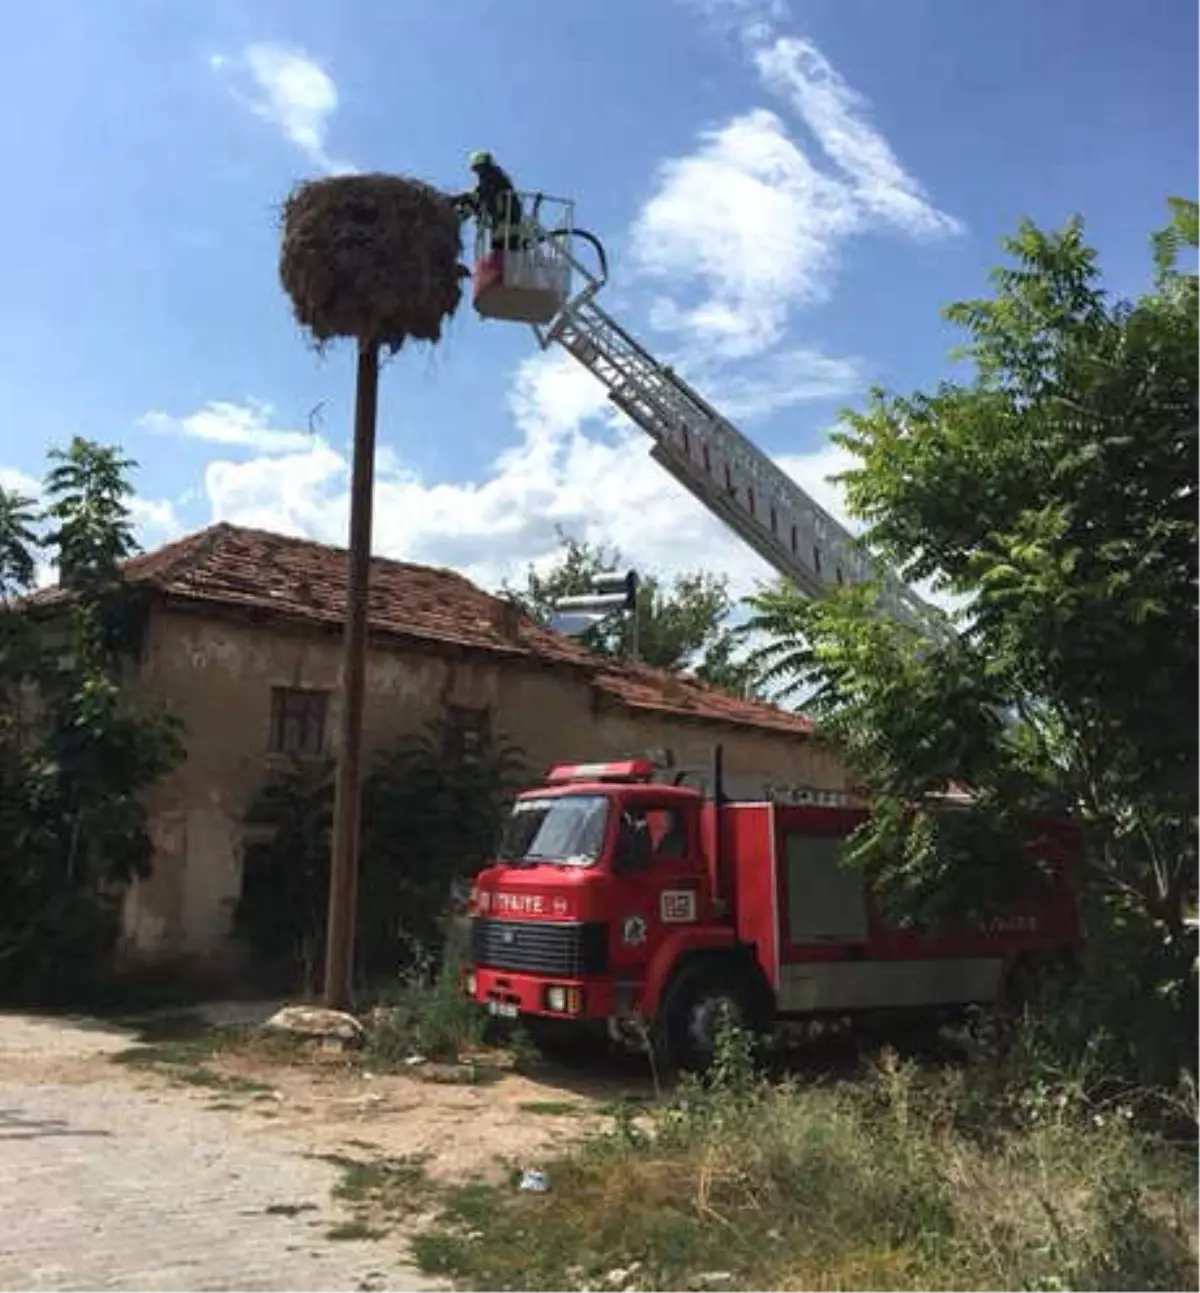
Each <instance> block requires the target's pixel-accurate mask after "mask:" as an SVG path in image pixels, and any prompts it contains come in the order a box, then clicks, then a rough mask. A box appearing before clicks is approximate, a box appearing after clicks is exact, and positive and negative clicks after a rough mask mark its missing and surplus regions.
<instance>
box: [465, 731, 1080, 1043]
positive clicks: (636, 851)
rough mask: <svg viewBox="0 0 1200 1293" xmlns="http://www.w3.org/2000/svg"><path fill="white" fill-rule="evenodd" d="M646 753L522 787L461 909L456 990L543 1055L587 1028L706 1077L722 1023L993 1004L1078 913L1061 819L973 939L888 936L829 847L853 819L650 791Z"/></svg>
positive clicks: (717, 789) (822, 806)
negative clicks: (521, 1031)
mask: <svg viewBox="0 0 1200 1293" xmlns="http://www.w3.org/2000/svg"><path fill="white" fill-rule="evenodd" d="M655 772H656V767H655V764H654V763H653V762H651V761H650V760H631V761H627V762H619V763H605V764H576V765H568V766H563V767H557V768H554V769H552V770H551V772H550V773H549V775H548V776H547V778H546V782H545V784H544V785H541V786H539V787H537V788H536V789H532V790H529V791H527V792H525V793H524V794H522V795H521V796H520V797H519V798H518V799H517V800H516V802H515V804H514V807H513V811H512V815H511V817H510V818H509V820H508V823H507V826H506V829H505V832H504V836H503V840H502V843H501V845H500V850H499V856H498V857H497V859H496V860H495V861H494V862H493V863H492V864H491V865H490V866H488V867H487V868H486V869H485V870H484V871H483V872H482V873H481V874H480V875H479V877H478V878H477V880H476V883H475V886H474V889H473V891H472V895H471V903H470V949H471V950H470V958H469V969H468V971H467V973H466V985H467V991H468V994H469V995H470V996H472V997H474V998H475V999H476V1000H477V1001H479V1002H481V1003H482V1004H483V1005H484V1006H485V1007H486V1008H487V1009H488V1010H489V1011H490V1012H491V1013H492V1014H494V1015H498V1016H501V1017H507V1018H517V1017H519V1018H520V1019H521V1020H522V1021H523V1022H524V1023H525V1024H526V1025H527V1026H529V1028H530V1031H531V1032H532V1033H533V1034H534V1037H535V1039H536V1040H538V1041H539V1042H541V1043H543V1044H549V1045H551V1046H553V1045H554V1044H555V1043H556V1042H559V1043H563V1042H570V1041H571V1040H572V1039H573V1038H576V1037H579V1036H582V1035H585V1034H587V1033H588V1032H589V1031H590V1032H592V1033H595V1032H597V1031H599V1030H601V1029H604V1030H606V1031H607V1032H608V1034H609V1036H611V1037H612V1038H613V1039H614V1040H629V1039H631V1038H638V1037H640V1038H644V1039H647V1038H648V1039H649V1040H650V1041H651V1042H652V1044H653V1046H654V1048H655V1051H656V1053H657V1055H658V1056H659V1057H660V1059H661V1060H662V1061H664V1063H666V1064H667V1065H669V1066H672V1067H683V1068H698V1067H703V1066H704V1065H705V1064H706V1063H707V1062H708V1060H709V1059H710V1058H711V1053H712V1047H713V1042H714V1036H715V1031H716V1026H717V1021H718V1020H719V1019H720V1018H721V1015H722V1012H723V1011H725V1010H728V1011H730V1012H731V1013H732V1015H733V1017H734V1018H736V1019H739V1020H740V1021H742V1022H743V1023H744V1024H745V1025H747V1026H749V1027H751V1028H753V1029H755V1030H766V1029H768V1028H770V1027H772V1026H773V1025H774V1024H775V1023H777V1022H782V1021H787V1020H802V1019H811V1018H814V1017H830V1016H834V1017H846V1016H851V1017H853V1016H856V1015H862V1014H868V1013H870V1014H874V1013H875V1012H881V1011H898V1010H909V1011H914V1010H915V1011H926V1012H929V1011H937V1010H940V1009H944V1008H952V1007H961V1006H965V1005H967V1004H970V1003H988V1002H995V1001H997V1000H998V999H999V998H1000V997H1001V996H1002V995H1003V994H1004V992H1005V990H1006V987H1007V986H1008V985H1009V984H1010V983H1011V981H1012V976H1013V975H1014V972H1016V971H1017V970H1018V969H1020V968H1021V967H1023V966H1026V965H1028V964H1029V963H1030V962H1031V961H1032V960H1034V959H1038V960H1040V959H1043V958H1046V957H1050V956H1053V957H1058V956H1062V955H1069V954H1070V953H1071V951H1072V950H1073V948H1074V946H1075V944H1076V943H1077V941H1078V938H1079V920H1078V914H1077V910H1076V906H1075V903H1074V900H1073V898H1072V895H1071V892H1070V889H1069V887H1068V884H1067V880H1066V875H1065V867H1064V866H1063V865H1062V864H1063V863H1064V862H1065V861H1066V860H1067V859H1068V857H1069V856H1070V854H1071V852H1072V850H1073V849H1074V847H1075V840H1076V837H1075V833H1074V830H1073V828H1072V827H1071V826H1070V825H1069V823H1062V822H1058V823H1055V822H1050V823H1039V826H1038V830H1037V840H1038V848H1039V850H1040V856H1041V857H1042V858H1043V859H1044V860H1045V861H1046V862H1047V863H1048V864H1049V867H1048V869H1049V871H1050V873H1051V876H1052V879H1051V881H1050V883H1049V885H1048V886H1046V887H1042V888H1039V892H1038V894H1037V896H1036V897H1034V898H1030V899H1029V900H1028V901H1026V902H1024V903H1021V904H1016V905H1014V906H1013V907H1012V908H1010V909H1009V910H1008V911H1006V912H1005V914H1004V915H1003V917H1001V918H1000V919H996V920H993V921H991V922H989V923H987V924H985V925H981V926H978V927H975V928H967V927H963V928H960V929H954V930H943V931H941V932H938V933H924V932H920V931H918V930H917V929H905V928H900V927H897V926H896V925H895V924H889V923H888V922H887V921H885V920H884V919H883V918H882V917H881V915H880V913H879V912H878V911H877V910H876V909H875V907H874V905H873V903H872V901H871V896H870V894H869V892H867V891H866V889H865V888H864V884H863V879H862V876H861V873H860V872H859V871H858V870H857V869H856V868H853V867H849V866H845V865H843V864H842V863H841V857H840V854H841V846H842V844H843V843H844V841H845V840H846V838H847V837H848V836H849V835H850V834H851V832H853V831H854V829H855V828H856V827H857V826H858V824H859V822H860V821H862V819H863V816H864V810H863V809H862V808H861V807H851V806H847V804H846V803H845V802H842V803H838V802H834V800H835V798H836V797H834V796H828V795H826V796H822V795H821V794H820V792H817V793H815V794H814V795H812V796H811V799H812V802H809V803H799V804H797V803H782V802H734V801H731V800H727V799H726V798H725V797H724V795H723V793H722V789H721V785H722V778H721V771H720V754H719V751H718V752H717V754H716V756H715V758H714V767H713V773H712V778H711V785H712V794H711V795H709V796H706V795H705V794H704V793H703V792H702V791H700V790H698V789H696V788H695V787H693V786H688V785H683V784H667V783H664V782H663V781H661V780H656V779H655Z"/></svg>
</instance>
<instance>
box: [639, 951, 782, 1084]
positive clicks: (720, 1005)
mask: <svg viewBox="0 0 1200 1293" xmlns="http://www.w3.org/2000/svg"><path fill="white" fill-rule="evenodd" d="M764 995H765V994H764V993H763V992H762V991H760V990H758V988H757V985H756V984H755V983H754V981H753V979H752V977H751V974H750V973H749V972H747V971H744V970H741V968H740V967H739V966H737V965H729V964H721V963H719V962H717V963H714V962H704V961H700V962H697V963H695V964H693V965H690V966H685V967H684V968H683V969H682V970H681V971H680V972H679V973H678V974H677V975H676V977H675V978H674V979H672V981H671V982H670V984H668V986H667V989H666V991H665V992H664V993H663V998H662V1001H661V1003H660V1005H659V1010H658V1016H657V1018H656V1019H655V1021H654V1027H653V1029H652V1038H653V1044H654V1057H655V1062H656V1064H657V1065H658V1067H659V1069H660V1071H662V1072H664V1073H674V1072H680V1071H682V1072H689V1073H703V1072H704V1071H705V1070H706V1069H708V1068H709V1066H710V1065H711V1064H712V1062H713V1058H714V1053H715V1044H716V1038H717V1033H718V1029H719V1024H720V1020H721V1018H722V1015H723V1014H725V1013H726V1012H727V1014H728V1017H729V1019H730V1021H731V1022H732V1023H734V1024H736V1025H737V1026H739V1027H741V1028H745V1029H748V1030H750V1031H751V1032H754V1033H761V1032H763V1031H765V1029H766V1027H767V1024H768V1022H769V1019H770V1009H769V1006H768V1005H767V1003H766V1002H765V1001H764Z"/></svg>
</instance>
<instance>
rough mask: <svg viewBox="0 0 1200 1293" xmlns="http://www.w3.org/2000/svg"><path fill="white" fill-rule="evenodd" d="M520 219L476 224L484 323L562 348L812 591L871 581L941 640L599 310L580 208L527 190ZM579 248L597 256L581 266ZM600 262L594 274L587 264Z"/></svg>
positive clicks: (934, 619)
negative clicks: (577, 220)
mask: <svg viewBox="0 0 1200 1293" xmlns="http://www.w3.org/2000/svg"><path fill="white" fill-rule="evenodd" d="M517 200H518V201H519V204H520V206H519V209H520V218H519V219H518V220H505V221H503V222H502V223H501V222H499V221H497V222H496V223H492V222H490V221H488V220H487V219H486V218H480V219H478V220H477V222H476V243H475V268H474V275H473V285H472V286H473V297H474V304H475V309H476V310H477V312H478V313H479V314H480V315H481V316H482V317H484V318H491V319H504V320H509V321H513V322H521V323H527V324H529V325H530V326H531V327H532V328H533V330H534V332H535V333H536V335H537V339H538V342H539V344H540V345H541V347H542V348H543V349H548V348H549V347H550V346H552V345H554V344H558V345H560V346H561V347H562V348H563V349H564V350H566V351H567V353H568V354H570V355H571V356H572V357H573V358H574V359H576V360H577V361H578V362H579V363H580V364H582V365H583V366H584V367H585V368H586V369H588V371H589V372H591V373H592V374H593V375H594V376H595V377H596V378H597V379H598V380H599V381H600V382H601V383H602V384H603V385H604V387H605V389H606V390H607V392H608V398H609V399H610V400H611V401H612V403H613V404H615V405H616V407H617V408H619V409H620V410H621V411H622V412H623V413H625V414H626V415H627V416H628V417H629V419H630V420H631V421H632V422H633V423H634V424H635V425H636V426H637V427H639V428H640V429H641V430H642V431H644V432H645V433H646V434H647V435H648V436H649V437H650V439H651V441H652V446H651V449H650V456H651V458H653V459H654V460H655V462H657V463H658V464H659V466H661V467H663V468H664V469H665V470H666V471H668V472H670V473H671V475H672V476H674V478H675V479H676V480H677V481H678V482H679V483H680V484H681V485H682V486H683V487H684V488H685V489H686V490H688V492H689V493H691V494H692V495H693V496H694V497H695V498H696V499H697V500H698V501H699V502H700V503H701V504H702V505H703V506H704V507H706V508H707V509H708V510H709V512H711V513H712V514H713V515H714V516H716V517H718V518H719V519H720V520H721V521H723V522H724V523H725V524H726V525H727V526H728V527H729V528H730V529H731V530H732V531H733V532H734V533H735V534H736V535H738V536H739V538H741V539H742V540H743V542H745V543H746V544H748V545H749V546H750V548H751V549H753V551H754V552H756V553H757V554H758V555H759V557H761V558H762V559H763V561H765V562H766V563H767V565H769V566H770V567H771V568H772V569H773V570H775V571H776V572H777V573H778V574H780V575H782V576H784V577H785V578H786V579H788V580H789V581H790V582H791V583H793V584H794V585H795V587H796V588H797V589H798V590H799V591H800V592H801V593H803V594H805V595H806V596H809V597H813V598H816V597H821V596H823V595H825V594H826V593H828V592H829V591H830V590H831V589H833V588H836V587H837V586H839V585H855V584H862V583H866V582H869V581H874V582H875V583H876V584H877V585H878V587H879V606H880V609H882V610H884V611H885V612H886V613H888V614H889V615H891V616H893V617H894V618H896V619H899V620H901V621H902V622H905V623H907V624H909V625H911V626H912V627H914V628H918V629H921V630H923V631H925V632H927V633H933V634H936V635H938V636H940V635H942V634H943V633H945V632H946V630H947V627H948V621H947V619H946V617H945V616H944V615H943V614H942V613H941V612H940V611H938V610H937V609H936V608H934V607H933V606H931V605H929V603H927V602H925V601H924V600H923V599H922V598H921V597H919V596H918V595H917V594H916V593H915V592H913V591H912V589H910V588H909V587H908V586H907V585H906V584H905V583H904V582H903V581H902V580H900V579H899V578H898V577H897V576H896V575H895V573H894V572H892V571H890V570H888V569H885V568H883V567H882V566H881V565H880V564H879V563H878V562H877V561H876V560H875V559H874V558H873V557H872V556H871V554H870V553H869V552H867V551H866V549H865V548H864V546H863V545H862V543H861V542H860V541H859V540H857V539H856V538H855V536H854V535H853V534H851V533H850V531H848V530H847V529H846V528H845V527H844V526H842V525H841V524H839V522H837V521H836V520H835V519H834V518H833V517H832V516H830V514H829V513H828V512H827V511H825V509H824V508H822V507H821V506H820V505H819V504H818V503H817V502H816V501H815V500H814V499H812V498H811V497H810V496H809V495H808V494H807V493H806V492H805V491H804V490H803V489H802V488H801V487H800V486H799V485H798V484H797V483H796V482H795V481H794V480H793V479H792V478H791V477H790V476H788V475H787V473H786V472H784V471H782V470H780V468H779V467H777V466H776V465H775V463H774V462H772V460H771V459H770V458H769V457H767V455H766V454H764V453H762V452H761V451H760V450H759V449H757V448H756V447H755V445H754V444H753V443H752V442H751V441H750V440H749V439H747V437H746V436H744V435H743V434H742V433H741V432H740V431H739V430H738V429H737V428H736V427H735V426H734V425H733V424H732V423H731V422H730V421H729V420H728V419H727V418H725V417H724V416H723V415H722V414H721V413H719V412H718V411H717V410H716V409H714V408H713V407H712V405H711V404H709V403H708V402H707V401H706V400H705V399H704V398H703V397H702V396H701V395H700V394H699V392H697V391H696V390H695V389H694V388H693V387H692V386H691V385H690V384H689V383H688V382H686V381H685V380H684V379H683V378H682V377H680V376H679V374H678V373H676V372H675V371H674V369H673V368H671V367H670V366H669V365H667V364H662V363H660V362H659V361H658V360H656V359H655V358H654V357H653V356H652V355H651V354H650V352H649V351H648V350H646V349H645V347H644V346H642V345H641V344H640V343H639V342H638V341H636V340H635V339H634V338H633V337H632V336H631V335H630V334H629V333H628V332H626V331H625V329H624V328H622V327H621V326H620V324H618V323H617V322H616V321H615V320H614V319H613V318H612V317H611V316H610V315H609V314H608V313H607V312H606V311H605V310H603V309H602V308H601V307H600V306H599V305H598V304H597V301H596V297H597V295H598V294H599V292H600V290H601V289H602V288H603V287H604V285H605V284H606V282H607V281H608V264H607V257H606V255H605V252H604V248H603V246H602V244H601V243H600V242H599V240H598V239H597V238H596V237H595V236H594V235H592V234H591V233H588V232H587V231H586V230H581V229H577V228H576V227H575V225H574V204H573V203H572V202H571V201H570V200H568V199H565V198H555V197H550V196H548V195H546V194H541V193H520V194H518V195H517ZM580 244H585V245H588V246H589V247H590V249H591V256H590V257H589V258H588V261H585V260H584V259H583V258H582V257H583V255H584V253H583V252H582V249H581V246H580ZM592 259H594V262H595V263H594V265H593V264H591V263H589V261H590V260H592Z"/></svg>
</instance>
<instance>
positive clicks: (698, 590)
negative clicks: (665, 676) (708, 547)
mask: <svg viewBox="0 0 1200 1293" xmlns="http://www.w3.org/2000/svg"><path fill="white" fill-rule="evenodd" d="M560 540H561V548H562V550H561V555H560V556H559V559H558V561H557V562H556V563H555V565H554V566H552V567H551V569H550V570H549V571H547V572H546V573H545V574H539V573H538V571H537V570H535V569H534V568H533V567H532V566H531V567H530V568H529V570H528V572H527V574H526V576H525V582H524V584H523V585H522V586H521V587H520V588H516V589H513V588H509V589H507V591H508V592H509V593H510V595H512V596H513V597H515V598H516V599H517V601H519V602H520V603H521V605H522V606H523V607H524V609H525V610H526V611H527V612H528V613H529V614H530V615H532V616H534V618H535V619H538V620H539V621H541V622H542V623H543V624H545V623H547V622H549V620H550V617H551V615H552V613H553V611H554V606H555V603H556V602H557V600H558V599H559V598H560V597H567V596H571V595H577V594H583V593H588V592H590V591H591V581H592V579H593V578H594V577H595V576H596V575H599V574H609V573H612V572H614V571H618V570H620V569H621V568H622V558H621V554H620V552H619V551H618V550H617V549H615V548H607V547H605V546H604V545H602V544H590V543H588V542H586V541H581V540H579V539H574V538H571V537H569V536H566V535H560ZM732 610H733V599H732V598H731V597H730V595H729V592H728V583H727V581H726V580H725V579H724V578H722V577H720V576H717V575H712V574H707V573H704V572H700V571H696V572H692V573H688V574H683V575H680V576H678V577H677V578H676V579H675V580H673V581H672V582H670V583H668V582H666V581H664V580H662V579H660V578H659V577H657V576H655V575H653V574H651V575H647V576H643V577H642V579H641V584H640V587H639V591H638V605H637V639H638V640H637V648H638V651H637V654H638V659H639V660H641V661H642V662H643V663H645V664H649V665H653V666H655V667H656V668H659V669H669V670H671V671H672V672H681V671H683V670H688V671H690V672H694V673H695V675H696V677H698V678H699V679H700V680H701V681H702V682H706V683H709V684H710V685H711V686H714V687H721V688H722V689H724V690H726V691H730V692H733V693H734V694H735V695H753V694H755V683H754V679H755V674H756V671H755V670H754V668H753V667H752V666H751V665H750V664H749V662H748V661H747V660H746V659H745V657H744V653H742V652H741V651H740V649H739V648H740V643H739V638H738V634H737V631H736V630H735V629H734V628H731V627H730V626H729V625H728V623H727V620H728V617H729V614H730V612H731V611H732ZM632 629H633V626H632V625H631V624H630V623H629V621H628V617H621V616H616V615H614V616H613V617H612V618H611V619H609V620H606V621H604V622H603V623H601V624H598V625H597V626H596V627H594V628H592V629H590V630H588V632H586V633H585V634H583V635H582V636H581V640H582V642H583V643H584V645H585V646H587V647H588V648H589V649H590V650H592V651H595V652H596V653H597V654H599V655H606V656H611V657H613V658H614V659H619V660H628V659H630V658H631V656H632V653H633V632H632Z"/></svg>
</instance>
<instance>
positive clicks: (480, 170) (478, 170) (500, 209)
mask: <svg viewBox="0 0 1200 1293" xmlns="http://www.w3.org/2000/svg"><path fill="white" fill-rule="evenodd" d="M467 164H468V165H469V166H470V168H471V170H472V171H473V172H474V173H475V188H474V190H472V191H471V192H468V193H462V194H460V195H459V197H458V199H457V202H458V206H459V209H460V210H463V211H468V212H470V213H471V214H472V215H474V216H475V217H476V219H479V220H484V221H486V223H487V225H488V227H489V228H490V229H491V232H492V250H493V251H498V250H499V249H500V248H506V249H507V250H509V251H516V250H517V249H518V248H519V247H520V246H521V235H520V228H521V214H522V213H521V199H520V198H519V197H518V196H517V190H516V188H515V187H514V185H513V182H512V180H511V179H509V177H508V175H507V173H506V172H505V171H504V170H502V169H501V168H500V167H499V166H497V165H496V162H495V159H494V158H493V157H492V155H491V153H489V152H486V151H484V150H482V149H477V150H476V151H475V152H473V153H472V154H471V156H470V157H469V158H468V159H467Z"/></svg>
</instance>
